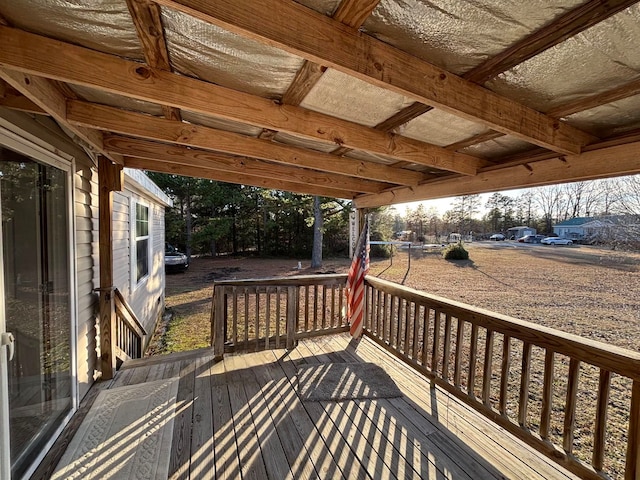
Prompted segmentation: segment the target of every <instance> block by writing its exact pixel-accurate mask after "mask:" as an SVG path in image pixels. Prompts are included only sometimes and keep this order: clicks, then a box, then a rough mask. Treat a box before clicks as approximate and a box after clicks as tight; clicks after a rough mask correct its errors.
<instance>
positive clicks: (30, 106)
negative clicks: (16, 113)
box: [0, 80, 48, 115]
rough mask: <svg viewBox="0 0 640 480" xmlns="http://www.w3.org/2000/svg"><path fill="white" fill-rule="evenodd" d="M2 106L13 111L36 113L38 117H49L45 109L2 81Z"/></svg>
mask: <svg viewBox="0 0 640 480" xmlns="http://www.w3.org/2000/svg"><path fill="white" fill-rule="evenodd" d="M0 106H2V107H5V108H9V109H11V110H20V111H22V112H27V113H34V114H36V115H48V113H47V112H46V111H45V110H44V109H42V108H41V107H39V106H38V105H36V104H35V103H33V102H32V101H31V100H29V99H28V98H27V97H25V96H24V95H22V94H21V93H20V92H18V91H17V90H16V89H15V88H13V87H12V86H10V85H8V84H7V83H6V82H5V81H3V80H0Z"/></svg>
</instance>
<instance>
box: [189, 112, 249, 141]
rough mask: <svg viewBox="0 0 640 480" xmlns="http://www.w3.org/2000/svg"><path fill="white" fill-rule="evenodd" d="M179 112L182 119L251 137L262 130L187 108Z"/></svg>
mask: <svg viewBox="0 0 640 480" xmlns="http://www.w3.org/2000/svg"><path fill="white" fill-rule="evenodd" d="M181 112H182V119H183V120H184V121H186V122H190V123H193V124H196V125H203V126H205V127H211V128H217V129H218V130H225V131H227V132H233V133H240V134H242V135H249V136H251V137H257V136H258V135H259V134H260V132H262V129H261V128H260V127H254V126H253V125H247V124H245V123H240V122H234V121H232V120H223V119H221V118H216V117H210V116H208V115H203V114H202V113H196V112H189V111H187V110H182V111H181Z"/></svg>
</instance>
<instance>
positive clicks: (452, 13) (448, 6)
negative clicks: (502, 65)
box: [363, 0, 584, 75]
mask: <svg viewBox="0 0 640 480" xmlns="http://www.w3.org/2000/svg"><path fill="white" fill-rule="evenodd" d="M581 3H584V1H583V0H569V1H567V0H530V1H527V2H523V1H521V0H510V1H505V0H483V1H482V2H473V1H459V0H437V1H428V0H382V1H381V2H380V4H379V5H378V7H377V8H376V9H375V10H374V12H373V15H371V16H370V17H369V18H368V19H367V21H366V22H365V23H364V25H363V27H364V30H365V31H366V32H367V33H369V34H370V35H373V36H374V37H376V38H378V39H380V40H382V41H383V42H385V43H389V44H391V45H393V46H395V47H398V48H400V49H401V50H405V51H407V52H409V53H411V54H413V55H415V56H417V57H420V58H422V59H424V60H427V61H428V62H430V63H433V64H435V65H438V66H439V67H442V68H444V69H445V70H448V71H450V72H453V73H455V74H458V75H460V74H462V73H464V72H466V71H468V70H471V69H472V68H473V67H475V66H477V65H479V64H480V63H482V62H483V61H484V60H486V59H487V58H490V57H492V56H494V55H496V54H498V53H500V52H501V51H503V50H505V49H506V48H508V47H509V46H510V45H512V44H513V43H515V42H516V41H518V40H520V39H521V38H524V37H526V36H527V35H529V34H530V33H532V32H533V31H535V30H538V29H539V28H541V27H543V26H544V25H546V24H548V23H550V22H552V21H553V20H554V19H555V18H557V17H559V16H561V15H562V14H564V13H566V12H567V11H569V10H572V9H573V8H574V7H576V6H577V5H580V4H581Z"/></svg>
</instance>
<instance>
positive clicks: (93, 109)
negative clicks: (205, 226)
mask: <svg viewBox="0 0 640 480" xmlns="http://www.w3.org/2000/svg"><path fill="white" fill-rule="evenodd" d="M67 116H68V118H69V119H70V121H72V122H73V123H74V124H75V125H81V126H84V127H89V128H95V129H99V130H105V131H110V132H116V133H121V134H124V135H132V136H135V137H141V138H146V139H151V140H159V141H162V142H169V143H175V144H179V145H184V146H188V147H195V148H203V149H207V150H212V151H216V152H224V153H228V154H232V155H242V156H247V157H252V158H259V159H261V160H268V161H273V162H277V163H282V164H286V165H289V166H296V167H303V168H310V169H313V170H321V171H325V172H331V173H335V174H340V175H347V176H351V177H356V178H362V179H368V180H377V181H380V182H387V183H395V184H399V185H417V184H418V182H420V180H422V179H423V175H422V174H421V173H419V172H415V171H412V170H403V169H399V168H393V167H389V166H387V165H380V164H377V163H373V162H365V161H360V160H355V159H349V160H345V159H339V158H336V157H335V156H333V155H330V154H328V153H322V152H317V151H314V150H308V149H304V148H299V147H294V146H290V145H283V144H279V143H274V142H270V141H268V140H262V139H259V138H253V137H248V136H246V135H240V134H238V133H233V132H226V131H223V130H217V129H214V128H210V127H205V126H201V125H194V124H187V123H182V122H176V121H174V120H167V119H163V118H158V117H152V116H150V115H144V114H141V113H133V112H129V111H126V110H120V109H117V108H113V107H106V106H103V105H97V104H91V103H87V102H79V101H70V102H69V103H68V105H67Z"/></svg>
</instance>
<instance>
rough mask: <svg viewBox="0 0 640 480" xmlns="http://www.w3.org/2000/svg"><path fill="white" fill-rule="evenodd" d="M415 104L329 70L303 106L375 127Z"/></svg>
mask: <svg viewBox="0 0 640 480" xmlns="http://www.w3.org/2000/svg"><path fill="white" fill-rule="evenodd" d="M412 103H413V100H411V99H410V98H408V97H405V96H404V95H400V94H397V93H395V92H390V91H389V90H385V89H383V88H379V87H376V86H373V85H371V84H369V83H366V82H363V81H362V80H358V79H357V78H354V77H350V76H348V75H345V74H344V73H341V72H339V71H337V70H334V69H332V68H329V69H327V71H326V72H324V75H322V77H321V78H320V81H318V83H316V85H315V86H314V87H313V89H312V90H311V91H310V92H309V94H308V95H307V97H306V98H305V99H304V101H303V102H302V103H301V104H300V106H301V107H305V108H308V109H310V110H315V111H316V112H322V113H325V114H327V115H332V116H334V117H340V118H343V119H345V120H350V121H352V122H356V123H360V124H362V125H367V126H369V127H373V126H375V125H377V124H378V123H380V122H382V121H383V120H386V119H387V118H389V117H390V116H392V115H393V114H395V113H397V112H399V111H400V110H402V109H403V108H404V107H406V106H408V105H411V104H412Z"/></svg>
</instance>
